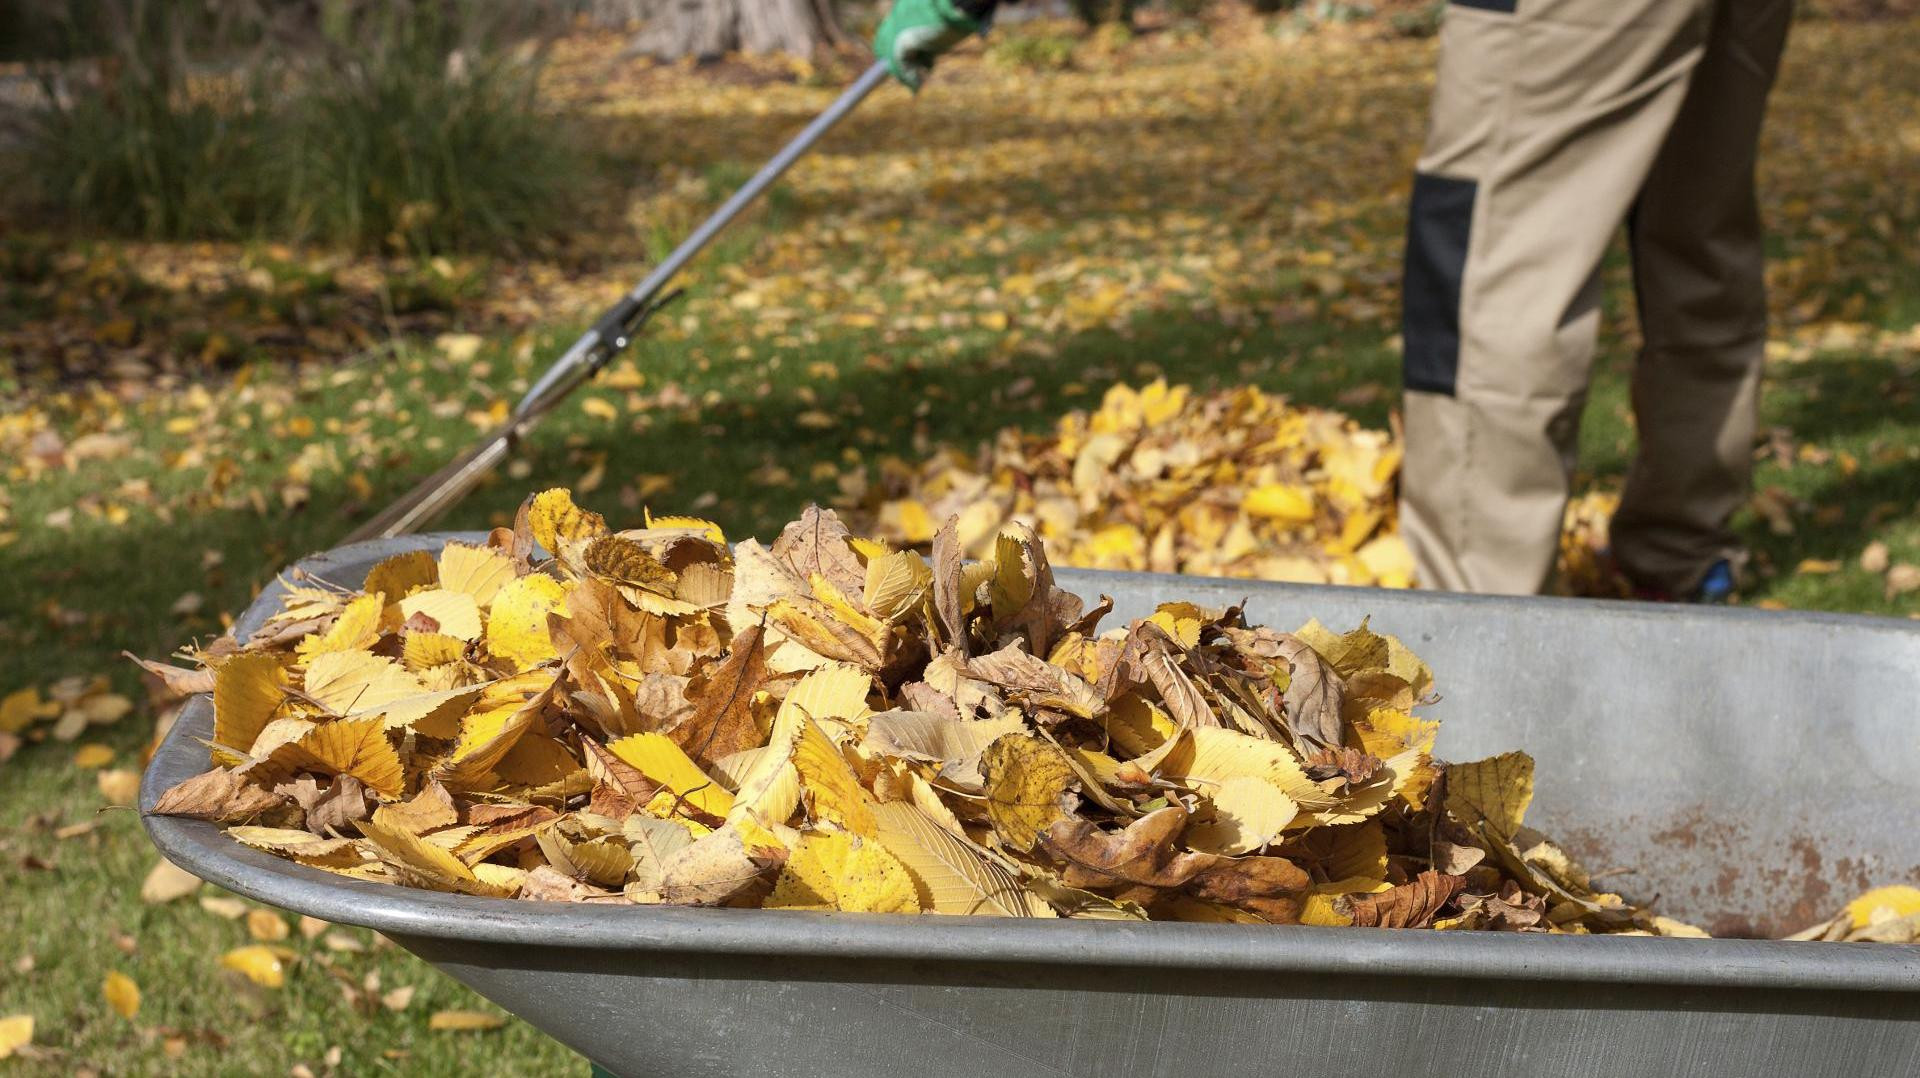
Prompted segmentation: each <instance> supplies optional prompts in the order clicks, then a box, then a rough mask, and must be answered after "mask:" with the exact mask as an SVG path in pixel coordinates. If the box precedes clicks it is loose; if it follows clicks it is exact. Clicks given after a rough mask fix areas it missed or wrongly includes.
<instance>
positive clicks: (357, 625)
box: [298, 591, 387, 655]
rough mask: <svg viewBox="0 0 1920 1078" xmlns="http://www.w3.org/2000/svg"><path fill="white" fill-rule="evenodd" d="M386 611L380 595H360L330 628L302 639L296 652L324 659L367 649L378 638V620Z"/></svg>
mask: <svg viewBox="0 0 1920 1078" xmlns="http://www.w3.org/2000/svg"><path fill="white" fill-rule="evenodd" d="M386 609H387V605H386V599H385V597H384V596H382V595H381V593H379V592H377V591H376V592H372V593H369V594H367V595H362V596H360V597H359V598H357V599H354V600H353V601H352V602H349V603H348V604H347V605H346V608H345V609H343V610H341V611H340V616H339V618H338V619H336V620H335V621H334V623H333V627H332V628H330V629H328V630H327V631H326V632H324V633H321V634H320V635H318V636H308V637H303V638H302V639H301V641H300V644H299V648H298V650H299V652H300V654H302V655H324V654H326V653H328V652H333V651H355V650H358V649H361V648H370V647H372V646H373V644H374V642H375V641H376V640H378V639H379V638H380V617H381V615H382V614H384V613H386Z"/></svg>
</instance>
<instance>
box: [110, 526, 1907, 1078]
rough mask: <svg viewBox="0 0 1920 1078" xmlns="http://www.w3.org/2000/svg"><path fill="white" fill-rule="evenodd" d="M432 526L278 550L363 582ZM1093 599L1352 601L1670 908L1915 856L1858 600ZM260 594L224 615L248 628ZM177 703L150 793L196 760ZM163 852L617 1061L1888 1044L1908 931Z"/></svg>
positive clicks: (1841, 878) (885, 1069)
mask: <svg viewBox="0 0 1920 1078" xmlns="http://www.w3.org/2000/svg"><path fill="white" fill-rule="evenodd" d="M444 538H445V537H444V536H442V537H417V538H411V539H402V540H393V541H384V542H376V543H367V544H361V545H359V546H356V547H349V548H343V549H341V550H339V551H335V552H333V553H331V554H328V555H322V556H319V557H317V558H314V559H309V560H308V561H306V562H303V563H302V565H303V566H304V567H305V568H306V569H308V571H310V572H313V573H316V574H317V575H320V576H323V577H326V578H328V579H331V580H334V581H337V582H339V583H343V584H355V583H358V582H359V580H360V579H361V578H362V577H363V576H364V574H365V572H366V570H367V568H369V567H370V566H371V565H372V564H373V563H374V562H375V561H377V560H378V559H379V558H381V557H384V556H386V555H388V554H391V553H393V552H396V551H399V550H404V549H412V548H415V547H420V546H438V545H439V543H440V542H441V541H443V540H444ZM1060 577H1061V582H1062V584H1063V585H1064V586H1067V587H1070V588H1073V589H1075V590H1077V591H1079V592H1081V593H1082V594H1085V595H1089V596H1091V595H1093V594H1097V593H1102V592H1104V593H1106V594H1110V595H1112V596H1114V598H1115V599H1116V601H1117V610H1116V613H1115V623H1118V622H1120V621H1122V620H1124V619H1125V618H1128V617H1134V616H1138V615H1140V614H1142V613H1145V612H1148V611H1150V610H1151V609H1152V607H1153V606H1154V605H1155V604H1156V603H1158V602H1160V601H1163V600H1166V599H1171V598H1182V599H1189V600H1194V601H1198V602H1201V603H1211V604H1214V605H1225V604H1227V603H1230V602H1237V601H1239V600H1241V599H1242V598H1246V599H1248V600H1249V602H1248V610H1249V616H1250V617H1252V618H1253V619H1254V620H1256V621H1260V622H1265V623H1269V624H1275V625H1280V626H1284V627H1291V626H1293V625H1294V624H1296V623H1298V622H1300V621H1304V620H1305V619H1306V618H1307V617H1309V616H1315V617H1319V618H1320V619H1321V620H1322V621H1324V622H1327V623H1329V624H1331V625H1334V626H1336V627H1345V626H1347V625H1349V624H1352V623H1355V622H1357V621H1358V620H1359V619H1360V618H1361V617H1365V616H1369V615H1371V616H1372V617H1373V618H1374V625H1375V627H1376V628H1377V629H1380V630H1381V631H1385V632H1393V633H1396V634H1397V635H1399V636H1401V637H1402V638H1403V639H1404V640H1406V641H1407V643H1408V644H1410V645H1411V646H1413V647H1414V648H1415V650H1417V651H1419V652H1420V654H1421V655H1422V656H1423V657H1425V658H1426V659H1428V661H1429V662H1431V663H1432V665H1433V666H1434V668H1435V670H1436V671H1437V672H1438V675H1439V688H1440V691H1441V693H1442V696H1443V699H1442V700H1441V701H1440V702H1439V703H1438V704H1436V705H1435V706H1434V707H1433V708H1432V711H1431V714H1432V715H1433V716H1434V717H1437V718H1441V719H1443V720H1445V725H1444V727H1443V728H1442V732H1441V742H1440V752H1441V755H1443V756H1449V757H1452V758H1455V759H1467V758H1472V757H1474V756H1477V755H1481V754H1485V753H1491V752H1498V751H1502V750H1505V749H1508V748H1516V747H1521V748H1525V749H1527V750H1528V751H1529V752H1531V753H1533V754H1534V756H1535V757H1536V758H1537V760H1538V761H1539V782H1538V787H1539V791H1540V793H1539V796H1538V798H1537V799H1536V802H1535V804H1534V807H1533V810H1532V812H1531V813H1530V814H1529V822H1532V823H1535V824H1537V825H1538V826H1540V827H1541V828H1542V829H1543V830H1545V831H1547V832H1548V833H1551V834H1555V835H1557V836H1560V837H1562V838H1564V839H1566V840H1567V843H1568V845H1569V846H1571V847H1572V848H1573V850H1574V852H1575V853H1576V854H1578V855H1580V856H1581V857H1582V858H1583V859H1584V860H1585V861H1586V862H1587V863H1588V865H1589V866H1590V867H1593V868H1596V869H1599V868H1602V867H1609V866H1617V867H1619V868H1620V869H1622V870H1623V871H1621V872H1620V873H1619V874H1618V875H1617V876H1615V877H1613V878H1612V879H1613V882H1614V884H1615V885H1616V886H1618V887H1620V888H1621V889H1623V890H1625V891H1627V892H1629V893H1631V894H1635V895H1637V896H1639V897H1650V896H1652V895H1653V894H1655V893H1658V894H1659V895H1660V896H1661V901H1660V906H1661V908H1662V909H1663V910H1665V911H1667V912H1670V913H1673V914H1674V915H1676V916H1682V917H1688V918H1692V919H1695V920H1698V921H1700V922H1702V923H1705V924H1707V925H1709V926H1711V927H1713V928H1715V929H1717V930H1719V931H1721V932H1726V931H1729V930H1732V931H1736V932H1737V931H1743V930H1752V931H1762V932H1766V933H1769V934H1771V933H1774V932H1778V931H1783V930H1786V929H1789V928H1794V927H1799V926H1800V925H1802V924H1804V923H1806V922H1808V921H1811V920H1813V919H1815V918H1816V917H1818V916H1820V915H1823V914H1824V913H1826V912H1829V911H1830V910H1831V909H1832V908H1833V907H1834V906H1836V905H1837V904H1838V903H1839V902H1841V901H1844V900H1845V898H1846V897H1848V895H1850V894H1851V893H1852V892H1853V891H1855V890H1857V889H1860V888H1862V887H1865V886H1868V885H1872V884H1876V883H1885V882H1892V881H1896V880H1910V879H1914V878H1916V877H1920V828H1916V827H1915V826H1914V823H1915V819H1916V815H1915V809H1916V808H1920V797H1917V796H1916V795H1917V794H1920V722H1916V718H1920V717H1917V716H1916V714H1915V710H1916V709H1915V702H1916V701H1917V700H1920V627H1916V626H1912V625H1909V624H1906V623H1902V622H1896V621H1890V620H1885V619H1866V618H1848V617H1834V616H1822V615H1803V614H1784V613H1762V612H1750V611H1741V610H1713V609H1694V608H1684V607H1653V606H1644V605H1637V604H1625V603H1605V604H1601V603H1581V602H1574V601H1565V600H1512V599H1488V598H1478V597H1471V596H1449V595H1439V594H1425V593H1393V592H1381V591H1372V590H1359V589H1339V588H1315V587H1302V586H1291V585H1277V584H1263V583H1254V582H1247V581H1221V580H1202V579H1196V578H1174V577H1151V576H1139V575H1127V574H1100V573H1082V572H1062V573H1061V574H1060ZM274 596H275V592H274V591H272V590H269V592H268V593H266V594H265V595H263V596H262V597H261V600H260V601H259V602H257V603H255V605H254V607H253V608H252V609H250V610H249V611H248V614H247V616H246V617H245V618H243V619H242V621H241V629H242V631H243V632H244V631H246V630H247V629H249V628H251V627H252V626H254V625H257V624H258V623H259V621H260V619H261V618H263V617H264V616H265V614H266V613H267V612H268V611H270V610H271V609H272V607H273V602H274ZM210 730H211V714H210V709H208V708H207V707H206V706H205V704H204V702H198V703H196V704H194V705H192V706H191V707H190V709H189V711H188V712H187V713H186V714H185V715H183V717H182V720H181V722H180V723H179V724H178V725H177V726H176V728H175V729H174V731H173V733H172V734H171V735H170V736H169V738H168V740H167V742H166V744H165V745H164V746H163V747H162V749H161V751H160V752H159V753H158V754H157V755H156V757H155V759H154V762H153V764H152V766H151V767H150V768H149V769H148V773H147V776H146V782H145V788H144V789H143V792H142V804H143V805H151V804H152V801H153V799H154V798H155V797H156V796H157V795H158V793H159V791H160V790H162V789H164V788H165V787H166V786H168V785H170V784H171V783H173V782H175V781H177V780H179V779H181V778H184V777H187V776H188V775H191V774H193V773H195V772H197V771H199V770H202V769H204V767H205V766H206V757H205V754H204V749H203V747H202V746H201V744H200V743H199V742H197V741H196V740H194V739H195V738H197V737H205V736H207V735H208V734H209V733H210ZM147 826H148V829H149V831H150V832H151V833H152V835H153V838H154V841H155V842H156V844H158V845H159V846H160V848H161V849H162V850H163V851H164V852H166V854H167V855H168V856H169V857H171V858H172V859H173V860H175V861H176V862H177V863H179V864H181V865H182V866H184V867H186V868H188V869H189V870H191V871H194V872H196V873H197V874H199V875H201V876H203V877H205V878H207V879H209V880H212V881H213V882H215V883H218V884H220V885H222V886H225V887H228V888H231V889H233V890H235V891H238V892H240V893H242V894H247V895H250V896H253V897H256V898H259V899H262V900H263V901H267V902H271V903H274V904H277V905H280V906H284V907H286V908H288V909H292V910H296V911H298V912H301V913H307V914H312V915H313V916H317V917H323V918H327V919H329V920H333V921H339V922H346V923H352V924H361V925H367V926H370V927H373V928H376V929H379V930H380V931H382V932H385V933H387V934H389V935H391V936H393V937H394V938H395V939H396V940H397V941H399V942H400V943H401V944H402V945H404V946H406V947H407V948H409V949H410V950H412V951H414V952H415V953H417V954H419V955H421V956H422V957H424V958H426V959H427V960H428V961H431V962H433V963H435V964H436V965H438V966H440V967H441V968H443V969H445V970H447V971H448V972H449V973H451V974H453V975H454V976H456V977H458V978H459V979H461V980H463V981H465V982H466V983H468V984H470V985H473V986H474V987H475V988H476V989H478V990H479V991H480V992H482V993H483V994H485V995H487V996H489V997H491V998H493V999H495V1000H496V1001H498V1002H500V1003H501V1004H502V1005H503V1006H505V1007H507V1008H508V1009H510V1010H512V1011H514V1012H515V1013H517V1014H520V1015H522V1016H523V1017H525V1018H526V1019H528V1020H529V1021H531V1022H533V1023H534V1024H535V1025H537V1026H539V1027H540V1028H542V1029H544V1030H546V1031H547V1032H549V1033H551V1034H552V1035H554V1036H555V1037H557V1038H559V1039H560V1040H562V1041H565V1042H566V1043H568V1044H570V1045H572V1046H573V1047H574V1048H576V1049H578V1050H580V1051H581V1052H582V1053H583V1054H585V1055H587V1056H588V1057H590V1058H592V1059H595V1060H597V1061H599V1062H601V1063H602V1064H604V1065H606V1066H608V1067H609V1068H610V1069H612V1070H613V1071H615V1072H616V1073H619V1074H623V1075H628V1076H634V1078H637V1076H639V1075H646V1074H671V1075H706V1074H713V1075H732V1074H755V1073H769V1074H791V1075H851V1074H880V1073H893V1072H896V1071H902V1070H909V1071H912V1072H913V1073H915V1075H916V1078H920V1076H929V1078H930V1076H939V1075H968V1076H971V1078H977V1076H978V1075H980V1074H982V1073H983V1072H984V1073H994V1072H995V1071H998V1072H1001V1073H1006V1072H1011V1073H1016V1074H1076V1075H1078V1074H1086V1075H1096V1074H1097V1075H1101V1076H1103V1078H1114V1076H1121V1075H1136V1074H1142V1075H1149V1074H1150V1075H1159V1074H1168V1075H1173V1074H1179V1075H1182V1076H1195V1075H1216V1074H1217V1075H1236V1074H1248V1075H1252V1074H1271V1073H1275V1072H1286V1071H1293V1070H1302V1071H1304V1072H1305V1073H1311V1074H1324V1075H1348V1074H1351V1075H1367V1076H1369V1078H1379V1076H1381V1075H1389V1074H1398V1073H1428V1072H1434V1073H1448V1074H1454V1073H1463V1072H1466V1071H1467V1070H1468V1069H1469V1068H1487V1069H1488V1070H1490V1071H1493V1070H1497V1071H1499V1072H1501V1073H1509V1072H1515V1071H1524V1072H1525V1073H1528V1074H1530V1075H1575V1074H1579V1075H1614V1074H1645V1075H1667V1074H1688V1075H1696V1074H1697V1075H1761V1074H1782V1075H1880V1074H1885V1075H1912V1074H1916V1073H1920V948H1916V947H1890V946H1874V945H1837V944H1789V943H1777V942H1766V941H1749V940H1737V939H1735V940H1709V941H1689V940H1665V939H1647V938H1612V939H1602V938H1575V937H1532V936H1508V935H1490V934H1471V935H1469V934H1458V935H1456V934H1446V933H1424V932H1383V931H1375V930H1365V929H1309V928H1281V927H1275V928H1262V929H1251V928H1244V927H1238V926H1216V925H1175V924H1153V925H1116V924H1107V923H1092V922H1033V921H1010V920H998V919H989V918H911V919H909V918H887V917H875V916H856V915H834V914H805V913H781V912H773V911H758V910H689V909H662V908H642V907H577V906H568V905H548V904H537V903H516V902H500V901H487V900H481V899H472V898H464V897H460V896H453V895H440V894H433V893H429V892H422V891H413V890H405V889H400V888H393V887H382V886H378V885H373V884H363V883H357V882H355V881H350V880H344V879H341V878H339V877H335V876H330V875H328V874H326V873H322V872H319V871H317V870H311V869H305V868H301V867H300V866H296V865H292V864H290V863H288V862H285V861H281V860H279V859H277V858H274V857H272V856H270V855H267V854H264V853H260V852H258V851H254V850H250V849H247V848H245V847H242V846H240V845H238V844H237V843H234V842H231V841H230V840H228V839H226V838H225V837H224V836H222V835H221V834H220V833H219V832H218V831H217V830H216V829H215V828H213V827H212V826H211V825H207V824H201V823H196V822H193V821H185V820H173V819H161V818H152V817H150V818H148V820H147Z"/></svg>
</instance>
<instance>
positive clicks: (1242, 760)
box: [1158, 726, 1335, 808]
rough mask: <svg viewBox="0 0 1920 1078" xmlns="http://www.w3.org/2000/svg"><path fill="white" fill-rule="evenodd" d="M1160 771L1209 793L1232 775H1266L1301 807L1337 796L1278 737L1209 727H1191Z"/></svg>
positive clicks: (1197, 789) (1266, 777)
mask: <svg viewBox="0 0 1920 1078" xmlns="http://www.w3.org/2000/svg"><path fill="white" fill-rule="evenodd" d="M1158 773H1159V775H1160V776H1161V777H1162V778H1170V779H1173V780H1175V781H1177V782H1180V783H1182V784H1183V785H1186V786H1189V787H1191V788H1192V789H1193V790H1194V791H1195V792H1197V793H1200V794H1207V793H1209V792H1210V791H1212V790H1214V789H1217V788H1218V787H1219V786H1220V784H1221V783H1224V782H1226V781H1227V780H1228V779H1233V778H1256V779H1263V780H1265V781H1266V782H1268V783H1271V784H1272V785H1273V786H1275V787H1276V788H1278V789H1279V790H1280V792H1281V793H1283V794H1285V795H1286V796H1287V797H1288V798H1290V799H1291V800H1292V801H1293V803H1294V804H1295V805H1296V806H1298V807H1301V808H1308V807H1315V808H1318V807H1322V806H1326V805H1330V804H1332V803H1333V802H1334V800H1335V799H1334V798H1332V797H1331V796H1330V795H1328V794H1327V792H1326V791H1325V790H1323V789H1321V788H1320V786H1319V784H1318V783H1315V782H1313V781H1312V780H1311V779H1309V778H1307V773H1306V771H1304V770H1303V769H1302V768H1301V766H1300V761H1299V759H1298V758H1297V757H1295V756H1294V755H1293V750H1291V749H1289V748H1287V747H1286V746H1285V745H1282V744H1280V743H1279V742H1277V741H1268V740H1266V739H1265V738H1258V737H1253V736H1250V735H1248V734H1243V733H1240V732H1239V731H1237V730H1228V729H1224V728H1222V727H1217V726H1210V727H1202V728H1200V729H1197V730H1192V731H1189V732H1188V734H1187V736H1186V737H1185V738H1183V739H1182V740H1181V741H1180V743H1179V744H1177V745H1175V746H1174V748H1173V749H1172V751H1170V752H1169V753H1168V754H1167V755H1166V757H1165V758H1164V759H1163V760H1162V761H1161V763H1160V767H1159V769H1158Z"/></svg>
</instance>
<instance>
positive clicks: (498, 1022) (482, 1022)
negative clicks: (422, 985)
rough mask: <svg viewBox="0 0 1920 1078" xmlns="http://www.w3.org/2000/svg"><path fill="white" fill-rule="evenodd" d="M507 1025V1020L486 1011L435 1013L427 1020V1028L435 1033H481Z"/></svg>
mask: <svg viewBox="0 0 1920 1078" xmlns="http://www.w3.org/2000/svg"><path fill="white" fill-rule="evenodd" d="M506 1024H507V1020H506V1019H505V1018H503V1017H501V1016H500V1015H497V1014H488V1013H487V1012H485V1011H435V1012H434V1013H433V1017H431V1018H428V1019H427V1028H428V1029H431V1030H433V1031H434V1032H435V1033H481V1032H485V1031H487V1030H490V1029H499V1028H500V1027H501V1026H504V1025H506Z"/></svg>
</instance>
